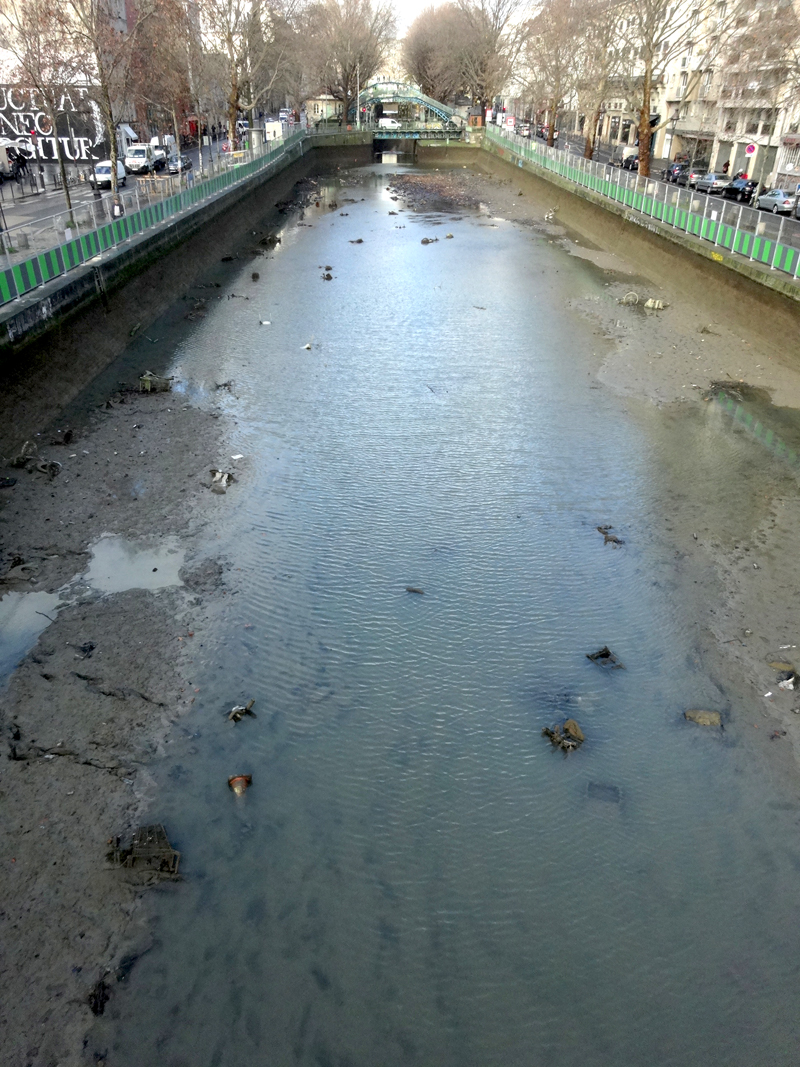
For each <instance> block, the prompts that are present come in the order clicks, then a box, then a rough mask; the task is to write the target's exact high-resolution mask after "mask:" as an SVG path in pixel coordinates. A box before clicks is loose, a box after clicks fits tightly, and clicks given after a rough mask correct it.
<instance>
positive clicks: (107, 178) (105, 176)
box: [89, 159, 126, 189]
mask: <svg viewBox="0 0 800 1067" xmlns="http://www.w3.org/2000/svg"><path fill="white" fill-rule="evenodd" d="M125 181H126V175H125V167H124V165H123V163H122V160H121V159H118V160H117V185H118V186H121V185H124V184H125ZM89 184H90V185H91V186H92V187H93V188H95V189H110V188H111V160H110V159H104V160H102V161H101V162H100V163H95V165H94V175H93V176H92V175H90V176H89Z"/></svg>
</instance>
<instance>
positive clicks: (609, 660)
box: [586, 645, 625, 671]
mask: <svg viewBox="0 0 800 1067" xmlns="http://www.w3.org/2000/svg"><path fill="white" fill-rule="evenodd" d="M586 658H587V659H590V660H591V661H592V663H596V664H597V665H598V666H599V667H605V668H606V669H608V670H610V671H618V670H623V671H624V670H625V666H624V664H622V663H620V661H619V660H618V659H617V657H616V656H615V655H614V653H613V652H612V651H611V649H610V648H609V647H608V645H604V646H603V647H602V648H601V649H600V650H599V651H598V652H587V653H586Z"/></svg>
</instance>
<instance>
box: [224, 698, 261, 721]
mask: <svg viewBox="0 0 800 1067" xmlns="http://www.w3.org/2000/svg"><path fill="white" fill-rule="evenodd" d="M254 704H255V700H248V702H247V703H246V704H237V705H236V707H234V708H231V710H230V711H229V712H228V718H229V719H232V720H233V721H234V722H240V721H241V720H242V719H243V718H244V717H245V715H249V716H251V718H253V719H255V718H257V716H256V713H255V712H254V711H253V705H254Z"/></svg>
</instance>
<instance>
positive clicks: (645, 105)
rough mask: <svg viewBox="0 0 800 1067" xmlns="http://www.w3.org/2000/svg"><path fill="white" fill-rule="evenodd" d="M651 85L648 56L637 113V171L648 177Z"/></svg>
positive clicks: (650, 58) (651, 71) (651, 60)
mask: <svg viewBox="0 0 800 1067" xmlns="http://www.w3.org/2000/svg"><path fill="white" fill-rule="evenodd" d="M652 86H653V59H652V56H648V57H647V60H646V62H645V67H644V80H643V82H642V110H641V113H640V115H639V173H640V174H641V175H642V177H643V178H649V177H650V139H651V136H652V134H651V130H650V94H651V91H652Z"/></svg>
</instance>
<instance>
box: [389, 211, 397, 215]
mask: <svg viewBox="0 0 800 1067" xmlns="http://www.w3.org/2000/svg"><path fill="white" fill-rule="evenodd" d="M389 214H390V215H396V214H397V212H396V211H390V212H389Z"/></svg>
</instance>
